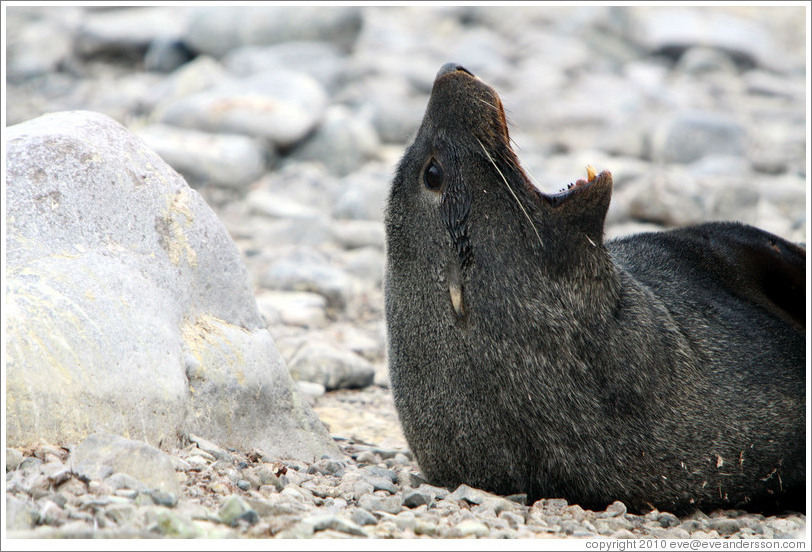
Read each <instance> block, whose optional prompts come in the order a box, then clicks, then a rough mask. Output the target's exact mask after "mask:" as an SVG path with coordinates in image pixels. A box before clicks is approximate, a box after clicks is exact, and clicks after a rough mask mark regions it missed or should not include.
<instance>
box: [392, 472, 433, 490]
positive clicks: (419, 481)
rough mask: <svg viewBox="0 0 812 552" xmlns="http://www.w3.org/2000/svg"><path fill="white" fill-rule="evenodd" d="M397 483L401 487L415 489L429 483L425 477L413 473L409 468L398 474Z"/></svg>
mask: <svg viewBox="0 0 812 552" xmlns="http://www.w3.org/2000/svg"><path fill="white" fill-rule="evenodd" d="M396 482H397V484H398V485H400V486H401V487H414V488H417V487H419V486H420V485H424V484H425V483H427V481H426V478H425V477H423V476H422V475H420V474H419V473H414V472H413V471H410V470H409V469H408V468H406V469H401V470H400V471H399V472H398V477H397V480H396Z"/></svg>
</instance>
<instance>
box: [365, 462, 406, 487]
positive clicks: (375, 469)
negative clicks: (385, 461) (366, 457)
mask: <svg viewBox="0 0 812 552" xmlns="http://www.w3.org/2000/svg"><path fill="white" fill-rule="evenodd" d="M361 474H362V476H364V475H367V474H368V475H372V476H376V477H382V478H384V479H387V480H388V481H390V482H391V483H396V482H397V481H398V474H397V472H395V471H393V470H388V469H386V468H381V467H379V466H368V467H365V468H362V469H361Z"/></svg>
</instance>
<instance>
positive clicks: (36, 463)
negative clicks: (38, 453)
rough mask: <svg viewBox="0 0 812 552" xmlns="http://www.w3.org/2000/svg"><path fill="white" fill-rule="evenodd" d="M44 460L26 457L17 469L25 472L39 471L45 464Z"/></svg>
mask: <svg viewBox="0 0 812 552" xmlns="http://www.w3.org/2000/svg"><path fill="white" fill-rule="evenodd" d="M44 463H45V462H43V461H42V460H40V459H39V458H37V457H35V456H26V457H24V458H23V460H22V462H20V464H19V465H18V466H17V469H18V470H20V471H24V472H30V471H34V470H36V471H39V470H40V467H41V466H42V465H43V464H44Z"/></svg>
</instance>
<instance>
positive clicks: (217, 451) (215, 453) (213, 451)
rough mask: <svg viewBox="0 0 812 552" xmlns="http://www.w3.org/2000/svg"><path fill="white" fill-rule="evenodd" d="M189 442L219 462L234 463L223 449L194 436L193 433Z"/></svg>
mask: <svg viewBox="0 0 812 552" xmlns="http://www.w3.org/2000/svg"><path fill="white" fill-rule="evenodd" d="M189 440H190V441H191V442H193V443H195V444H196V445H197V448H199V449H200V450H202V451H203V452H206V453H208V454H210V455H211V456H212V457H214V458H216V459H217V460H224V461H226V462H232V461H233V458H232V456H231V454H230V453H229V452H227V451H225V450H223V449H222V448H220V447H218V446H217V445H215V444H214V443H212V442H211V441H208V440H206V439H204V438H203V437H199V436H197V435H194V434H193V433H190V434H189Z"/></svg>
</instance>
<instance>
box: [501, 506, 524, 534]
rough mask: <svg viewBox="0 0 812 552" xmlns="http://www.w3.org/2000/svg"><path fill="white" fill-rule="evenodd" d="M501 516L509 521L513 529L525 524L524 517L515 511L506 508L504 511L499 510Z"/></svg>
mask: <svg viewBox="0 0 812 552" xmlns="http://www.w3.org/2000/svg"><path fill="white" fill-rule="evenodd" d="M499 517H500V518H501V519H504V520H505V521H507V522H508V524H509V525H510V526H511V527H512V528H513V529H516V528H518V527H520V526H522V525H524V517H523V516H520V515H519V514H517V513H515V512H511V511H508V510H505V511H503V512H499Z"/></svg>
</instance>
